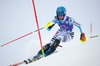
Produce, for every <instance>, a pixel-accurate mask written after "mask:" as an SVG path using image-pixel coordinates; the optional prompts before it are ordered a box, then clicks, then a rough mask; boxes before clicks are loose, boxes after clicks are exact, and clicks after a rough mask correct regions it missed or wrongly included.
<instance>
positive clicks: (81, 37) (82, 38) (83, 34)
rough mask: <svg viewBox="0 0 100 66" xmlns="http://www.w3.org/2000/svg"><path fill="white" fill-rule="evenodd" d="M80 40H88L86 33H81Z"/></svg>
mask: <svg viewBox="0 0 100 66" xmlns="http://www.w3.org/2000/svg"><path fill="white" fill-rule="evenodd" d="M80 40H81V41H86V37H85V33H81V35H80Z"/></svg>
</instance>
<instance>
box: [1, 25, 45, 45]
mask: <svg viewBox="0 0 100 66" xmlns="http://www.w3.org/2000/svg"><path fill="white" fill-rule="evenodd" d="M42 29H44V27H42V28H40V29H39V30H42ZM37 31H38V30H35V31H33V32H29V33H27V34H25V35H23V36H20V37H18V38H16V39H13V40H11V41H9V42H7V43H5V44H2V45H1V47H3V46H6V45H8V44H10V43H12V42H15V41H17V40H19V39H22V38H24V37H26V36H29V35H31V34H33V33H34V32H37Z"/></svg>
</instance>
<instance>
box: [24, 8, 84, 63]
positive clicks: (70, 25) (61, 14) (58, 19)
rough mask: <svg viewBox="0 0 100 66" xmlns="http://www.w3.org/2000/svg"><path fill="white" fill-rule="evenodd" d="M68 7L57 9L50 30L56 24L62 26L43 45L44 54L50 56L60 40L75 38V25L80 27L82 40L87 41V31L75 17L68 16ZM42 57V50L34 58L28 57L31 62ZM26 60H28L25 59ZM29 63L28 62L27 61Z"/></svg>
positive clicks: (65, 40)
mask: <svg viewBox="0 0 100 66" xmlns="http://www.w3.org/2000/svg"><path fill="white" fill-rule="evenodd" d="M66 11H67V10H66V8H65V7H63V6H59V7H58V8H57V9H56V16H55V18H54V19H53V20H52V22H53V24H52V25H51V26H49V27H48V28H47V30H48V31H50V30H51V29H52V28H53V26H54V25H55V24H58V26H59V27H60V28H59V29H58V31H57V32H56V33H55V35H54V36H53V38H52V39H51V41H50V42H49V43H48V44H46V45H45V46H44V47H43V50H44V56H45V57H46V56H48V55H50V54H52V53H53V52H54V51H55V50H56V48H57V47H58V46H59V44H60V42H67V41H70V40H72V39H73V37H74V32H73V29H74V26H76V27H78V28H79V31H80V40H82V41H85V40H86V37H85V33H83V31H82V28H81V25H80V24H79V23H77V22H76V21H75V20H74V19H73V18H71V17H69V16H66ZM41 57H42V50H40V51H39V52H38V54H37V55H36V56H34V57H33V59H32V60H30V59H28V60H29V61H30V62H31V61H35V60H37V59H40V58H41ZM25 62H26V60H25ZM26 63H27V62H26Z"/></svg>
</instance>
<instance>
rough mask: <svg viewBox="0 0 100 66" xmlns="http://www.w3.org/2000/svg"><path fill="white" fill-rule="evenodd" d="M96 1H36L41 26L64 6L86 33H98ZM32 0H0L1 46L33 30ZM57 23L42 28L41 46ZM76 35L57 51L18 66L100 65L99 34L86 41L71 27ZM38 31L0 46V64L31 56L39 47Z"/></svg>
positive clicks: (99, 31) (56, 28)
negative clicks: (81, 39)
mask: <svg viewBox="0 0 100 66" xmlns="http://www.w3.org/2000/svg"><path fill="white" fill-rule="evenodd" d="M99 3H100V1H99V0H92V1H91V0H59V1H58V0H41V1H40V0H35V4H36V9H37V16H38V20H39V26H40V27H43V26H44V25H45V24H47V23H48V22H49V21H51V20H52V19H53V17H54V16H55V10H56V8H57V7H58V6H61V5H63V6H65V7H66V8H67V15H68V16H70V17H73V18H74V19H75V20H76V21H78V22H79V23H80V24H81V25H82V29H83V31H84V32H85V33H86V36H89V35H90V23H92V25H93V27H92V35H97V34H100V30H99V25H100V22H99V21H100V13H99V12H100V8H99V6H100V4H99ZM36 29H37V28H36V23H35V18H34V14H33V8H32V1H31V0H16V1H15V0H9V1H8V0H0V45H2V44H4V43H6V42H8V41H10V40H13V39H15V38H17V37H20V36H22V35H24V34H27V33H29V32H32V31H34V30H36ZM58 29H59V27H58V26H57V25H55V26H54V27H53V29H52V30H51V31H47V30H46V29H43V30H41V36H42V42H43V45H45V44H46V43H48V42H49V41H50V40H51V38H52V36H53V35H54V34H55V32H56V31H57V30H58ZM74 32H75V36H74V39H73V40H72V41H70V42H66V43H61V44H60V45H62V46H63V47H62V48H61V47H58V48H57V51H58V53H55V54H52V55H50V56H48V57H45V58H42V59H40V60H38V61H36V62H33V63H30V64H28V65H24V64H23V65H20V66H51V65H52V66H100V37H97V38H92V39H89V40H88V41H87V42H86V43H81V42H80V41H79V38H80V36H79V35H80V32H79V29H78V28H76V27H74ZM40 48H41V47H40V43H39V39H38V34H37V33H33V34H32V35H29V36H27V37H25V38H23V39H20V40H18V41H16V42H13V43H11V44H9V45H7V46H4V47H2V48H1V47H0V59H1V60H0V66H8V65H10V64H13V63H16V62H20V61H23V60H24V59H27V58H32V57H33V56H34V55H36V54H37V52H38V51H39V50H40Z"/></svg>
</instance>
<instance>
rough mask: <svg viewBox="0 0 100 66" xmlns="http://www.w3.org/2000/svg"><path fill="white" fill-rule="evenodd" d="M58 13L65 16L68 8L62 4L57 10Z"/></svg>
mask: <svg viewBox="0 0 100 66" xmlns="http://www.w3.org/2000/svg"><path fill="white" fill-rule="evenodd" d="M56 15H57V16H65V15H66V8H65V7H63V6H60V7H58V8H57V10H56Z"/></svg>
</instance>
